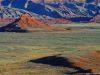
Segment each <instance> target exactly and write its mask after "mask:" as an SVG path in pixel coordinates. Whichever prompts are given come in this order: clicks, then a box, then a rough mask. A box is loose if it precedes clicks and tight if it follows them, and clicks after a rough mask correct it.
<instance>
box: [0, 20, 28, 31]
mask: <svg viewBox="0 0 100 75" xmlns="http://www.w3.org/2000/svg"><path fill="white" fill-rule="evenodd" d="M18 21H19V19H17V20H15V21H14V22H12V23H10V24H8V25H6V26H2V27H0V32H28V31H27V30H26V29H22V28H21V27H19V26H17V22H18Z"/></svg>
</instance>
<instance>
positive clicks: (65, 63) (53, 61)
mask: <svg viewBox="0 0 100 75" xmlns="http://www.w3.org/2000/svg"><path fill="white" fill-rule="evenodd" d="M29 62H32V63H40V64H48V65H51V66H60V67H67V68H72V69H75V70H77V71H76V72H72V73H68V74H74V73H91V70H90V69H89V70H85V69H82V68H81V67H78V66H75V65H74V64H73V63H72V62H70V61H69V60H68V59H67V58H64V57H61V56H58V55H55V56H48V57H43V58H39V59H36V60H30V61H29Z"/></svg>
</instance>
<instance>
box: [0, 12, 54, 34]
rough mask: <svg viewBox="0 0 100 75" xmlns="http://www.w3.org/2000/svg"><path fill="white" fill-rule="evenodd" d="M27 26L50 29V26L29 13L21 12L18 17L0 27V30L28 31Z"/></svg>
mask: <svg viewBox="0 0 100 75" xmlns="http://www.w3.org/2000/svg"><path fill="white" fill-rule="evenodd" d="M29 28H44V29H47V30H49V29H51V28H52V27H51V26H50V25H48V24H45V23H43V22H41V21H39V20H37V19H35V18H33V17H31V16H30V15H29V14H23V15H22V16H21V17H20V18H19V19H17V20H15V21H14V22H12V23H10V24H8V25H6V26H3V27H1V28H0V32H29V31H30V30H28V29H29Z"/></svg>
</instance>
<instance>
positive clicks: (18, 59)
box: [0, 23, 100, 75]
mask: <svg viewBox="0 0 100 75" xmlns="http://www.w3.org/2000/svg"><path fill="white" fill-rule="evenodd" d="M55 26H57V27H60V28H61V27H62V28H63V27H70V28H74V29H76V31H66V32H30V33H15V32H0V75H86V73H87V75H95V74H98V75H100V24H95V23H93V24H92V23H89V24H88V23H85V24H71V25H70V24H63V25H60V24H59V25H55Z"/></svg>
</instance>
